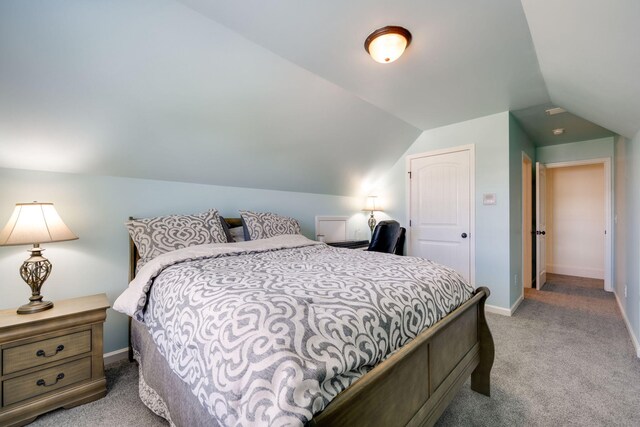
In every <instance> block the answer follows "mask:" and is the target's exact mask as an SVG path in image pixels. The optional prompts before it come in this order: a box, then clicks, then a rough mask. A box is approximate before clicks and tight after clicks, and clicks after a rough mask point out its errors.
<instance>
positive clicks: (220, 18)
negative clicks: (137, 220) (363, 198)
mask: <svg viewBox="0 0 640 427" xmlns="http://www.w3.org/2000/svg"><path fill="white" fill-rule="evenodd" d="M559 3H562V4H561V5H559ZM612 3H615V4H612ZM571 5H572V7H570V6H571ZM583 5H586V6H583ZM523 6H524V7H523ZM525 12H526V13H525ZM639 12H640V11H639V10H638V3H637V2H635V1H633V0H617V1H616V2H601V1H597V0H564V1H563V2H557V1H553V0H523V1H522V3H521V2H519V1H517V0H484V1H482V2H478V1H477V0H457V1H450V0H405V1H402V2H396V1H391V0H350V1H338V0H325V1H318V2H301V1H299V0H274V1H268V2H266V1H258V0H244V1H236V2H229V1H215V0H180V1H178V0H139V1H135V2H132V1H128V0H113V1H109V2H88V1H83V0H51V1H46V2H40V1H31V0H5V1H3V2H0V150H1V155H0V167H10V168H24V169H39V170H53V171H66V172H77V173H91V174H102V175H114V176H127V177H140V178H151V179H163V180H175V181H186V182H198V183H207V184H218V185H236V186H243V187H255V188H269V189H279V190H293V191H305V192H316V193H326V194H354V193H356V192H357V191H358V189H359V188H360V186H361V185H362V184H363V183H365V182H367V181H368V180H369V181H371V180H375V179H376V178H378V177H379V176H380V175H381V174H382V173H384V172H385V171H386V170H387V169H388V168H389V167H390V166H391V165H393V163H395V161H396V160H397V159H398V158H399V157H400V156H401V155H402V153H403V152H404V151H405V150H406V149H407V148H408V147H409V146H410V145H411V144H412V143H413V142H414V141H415V139H416V138H417V136H418V135H419V134H420V133H421V131H423V130H426V129H431V128H433V127H437V126H442V125H446V124H450V123H455V122H459V121H463V120H466V119H471V118H475V117H480V116H484V115H488V114H492V113H496V112H500V111H506V110H517V109H524V108H527V107H531V106H534V105H542V104H550V103H553V104H555V105H559V106H562V107H565V108H567V109H568V110H570V111H571V112H572V113H575V114H577V115H579V116H582V117H584V118H586V119H588V120H591V121H592V122H594V123H596V124H598V125H601V126H604V127H606V128H608V129H611V130H613V131H615V132H617V133H620V134H623V135H626V136H633V134H634V133H635V132H637V131H638V128H640V119H639V118H640V96H638V95H639V93H640V91H639V90H638V88H639V87H638V80H637V79H636V78H635V73H634V71H637V69H638V65H640V64H639V62H638V61H640V52H639V51H638V49H639V47H638V43H637V42H636V41H637V30H635V28H636V27H635V26H634V25H635V24H637V22H638V18H640V13H639ZM603 18H604V20H603ZM394 24H395V25H403V26H405V27H407V28H409V29H410V30H411V32H412V34H413V41H412V44H411V46H410V48H409V49H408V50H407V52H406V53H405V55H404V56H402V57H401V58H400V59H399V60H398V61H396V62H394V63H392V64H386V65H382V64H377V63H375V62H374V61H372V60H371V58H369V57H368V56H367V54H366V52H365V51H364V49H363V41H364V39H365V38H366V36H367V35H368V34H369V33H370V32H371V31H372V30H374V29H376V28H379V27H382V26H384V25H394Z"/></svg>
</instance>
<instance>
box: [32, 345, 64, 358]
mask: <svg viewBox="0 0 640 427" xmlns="http://www.w3.org/2000/svg"><path fill="white" fill-rule="evenodd" d="M62 350H64V346H63V345H62V344H60V345H59V346H57V347H56V352H55V353H53V354H50V355H47V353H45V352H44V350H38V351H36V356H38V357H53V356H55V355H56V354H58V353H60V352H61V351H62Z"/></svg>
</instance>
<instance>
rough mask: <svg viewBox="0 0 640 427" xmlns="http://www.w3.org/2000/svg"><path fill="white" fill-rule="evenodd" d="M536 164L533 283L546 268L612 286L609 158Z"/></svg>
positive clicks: (541, 280)
mask: <svg viewBox="0 0 640 427" xmlns="http://www.w3.org/2000/svg"><path fill="white" fill-rule="evenodd" d="M536 166H537V167H536V169H537V170H538V171H544V178H543V179H541V178H542V177H541V176H540V177H539V178H536V181H537V182H536V196H537V197H536V205H537V212H536V216H537V218H536V228H535V240H536V247H537V251H536V252H537V254H538V256H537V257H536V258H537V260H536V263H535V264H536V273H535V277H536V288H537V289H538V290H540V289H544V287H543V286H544V283H545V282H546V279H545V277H546V273H547V272H548V273H551V274H556V275H557V274H560V275H566V276H574V277H584V278H590V279H599V280H603V281H604V289H605V290H607V291H611V290H612V283H611V282H612V281H611V277H612V274H611V265H612V262H611V255H612V247H611V245H612V239H611V233H612V230H613V224H612V223H611V163H610V159H608V158H607V159H595V160H590V161H579V162H563V163H550V164H546V165H536ZM537 175H540V174H539V173H538V174H537ZM523 198H524V193H523ZM523 221H524V211H523ZM523 235H524V232H523ZM530 265H532V264H530ZM523 277H525V276H523ZM525 287H526V283H525Z"/></svg>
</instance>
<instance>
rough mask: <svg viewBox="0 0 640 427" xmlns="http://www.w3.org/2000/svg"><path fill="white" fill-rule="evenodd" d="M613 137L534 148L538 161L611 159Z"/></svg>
mask: <svg viewBox="0 0 640 427" xmlns="http://www.w3.org/2000/svg"><path fill="white" fill-rule="evenodd" d="M613 151H614V149H613V137H608V138H600V139H593V140H591V141H580V142H571V143H569V144H560V145H550V146H547V147H538V148H536V159H537V161H538V162H540V163H558V162H570V161H577V160H590V159H599V158H604V157H608V158H610V159H613Z"/></svg>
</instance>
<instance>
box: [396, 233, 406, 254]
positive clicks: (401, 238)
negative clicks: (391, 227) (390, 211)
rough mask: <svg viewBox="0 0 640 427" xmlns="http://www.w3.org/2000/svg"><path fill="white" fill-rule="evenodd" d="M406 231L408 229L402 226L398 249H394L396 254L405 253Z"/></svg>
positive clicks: (397, 244)
mask: <svg viewBox="0 0 640 427" xmlns="http://www.w3.org/2000/svg"><path fill="white" fill-rule="evenodd" d="M406 233H407V229H406V228H404V227H400V236H399V237H398V243H396V250H395V251H394V253H395V254H396V255H400V256H402V255H404V238H405V235H406Z"/></svg>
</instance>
